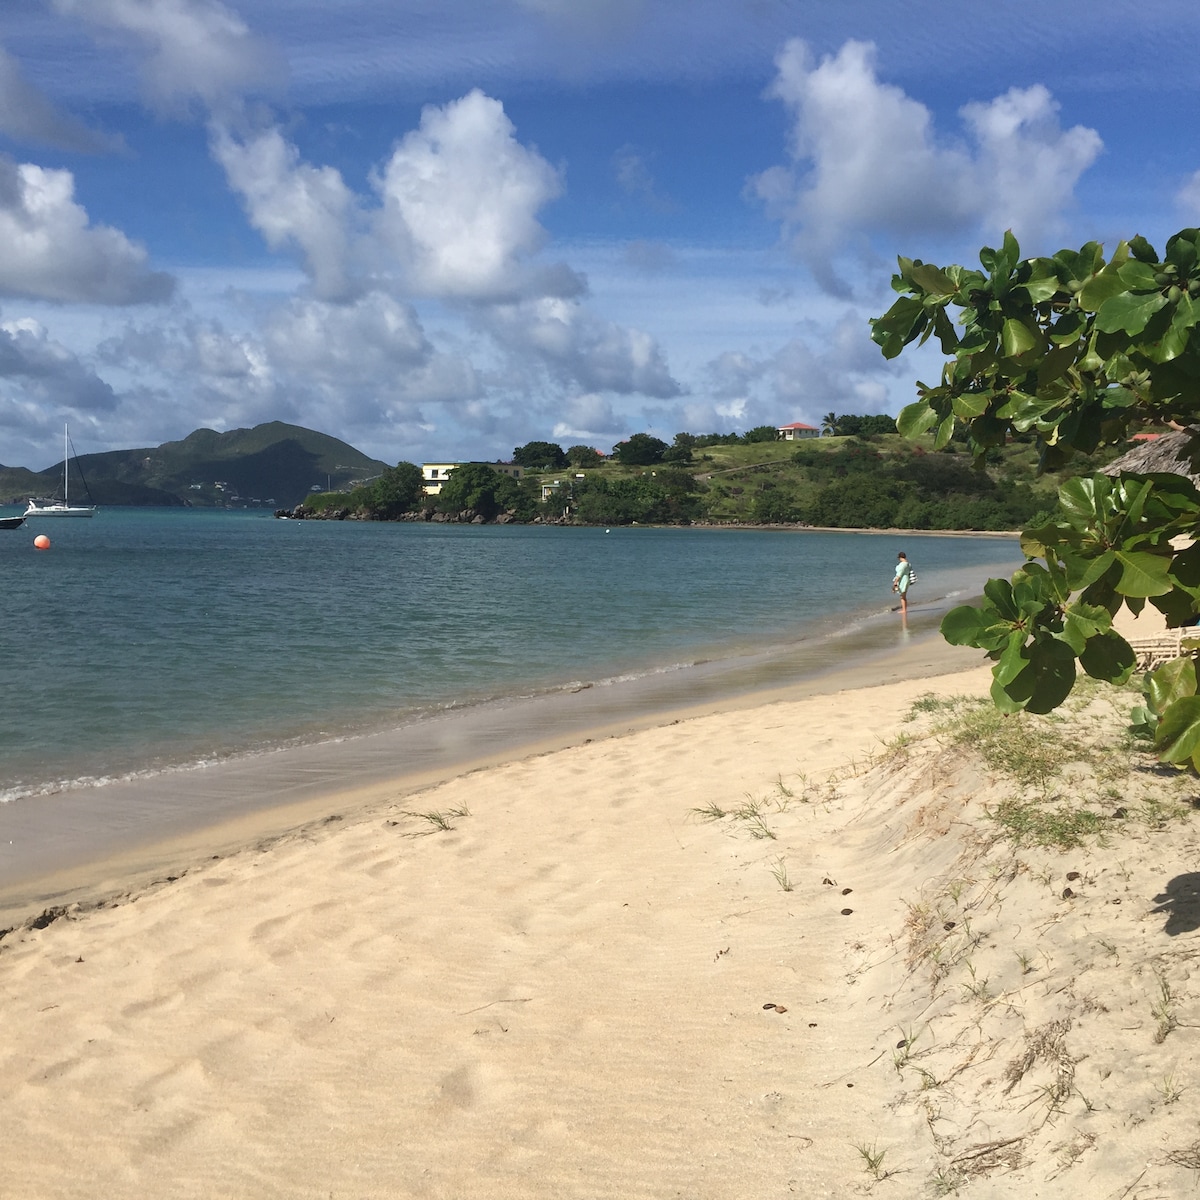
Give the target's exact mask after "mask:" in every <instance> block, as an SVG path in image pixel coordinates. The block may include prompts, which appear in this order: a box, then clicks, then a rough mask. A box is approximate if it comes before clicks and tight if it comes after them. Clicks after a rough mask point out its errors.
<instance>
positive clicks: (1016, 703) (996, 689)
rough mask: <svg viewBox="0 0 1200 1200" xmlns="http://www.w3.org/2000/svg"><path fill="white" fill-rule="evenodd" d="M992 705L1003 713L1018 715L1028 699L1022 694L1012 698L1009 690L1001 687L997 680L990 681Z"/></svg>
mask: <svg viewBox="0 0 1200 1200" xmlns="http://www.w3.org/2000/svg"><path fill="white" fill-rule="evenodd" d="M991 696H992V703H993V704H994V705H995V706H996V707H997V708H998V709H999V710H1000V711H1001V712H1003V713H1010V714H1011V713H1019V712H1020V711H1021V709H1023V708H1024V707H1025V701H1026V699H1028V697H1027V696H1026V695H1024V694H1022V695H1020V696H1019V697H1017V696H1012V695H1010V694H1009V689H1008V688H1005V687H1003V686H1002V685H1001V683H1000V681H999V680H998V679H993V680H992V687H991Z"/></svg>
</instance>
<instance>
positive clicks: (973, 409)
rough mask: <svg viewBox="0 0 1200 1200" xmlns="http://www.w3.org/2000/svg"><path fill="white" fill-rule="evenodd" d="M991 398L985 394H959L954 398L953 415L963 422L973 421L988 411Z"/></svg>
mask: <svg viewBox="0 0 1200 1200" xmlns="http://www.w3.org/2000/svg"><path fill="white" fill-rule="evenodd" d="M991 400H992V397H991V396H990V395H989V394H988V393H987V392H960V393H959V394H958V395H957V396H955V397H954V400H953V401H952V405H953V408H954V415H955V416H956V417H961V418H962V419H963V420H964V421H971V420H974V418H975V417H979V416H982V415H983V414H984V413H985V412H987V410H988V405H989V404H990V403H991Z"/></svg>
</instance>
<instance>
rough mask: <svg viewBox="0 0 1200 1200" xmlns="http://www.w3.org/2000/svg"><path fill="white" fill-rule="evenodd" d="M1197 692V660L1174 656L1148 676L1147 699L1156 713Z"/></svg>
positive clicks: (1164, 710)
mask: <svg viewBox="0 0 1200 1200" xmlns="http://www.w3.org/2000/svg"><path fill="white" fill-rule="evenodd" d="M1195 694H1196V660H1195V659H1193V658H1173V659H1172V660H1171V661H1170V662H1168V663H1163V665H1162V666H1161V667H1157V668H1156V669H1155V670H1153V671H1151V672H1150V674H1149V675H1147V676H1146V699H1147V700H1148V701H1149V702H1150V707H1151V708H1153V709H1154V711H1155V712H1156V713H1162V712H1166V710H1167V709H1168V708H1170V706H1171V705H1172V704H1174V703H1175V702H1176V701H1177V700H1182V699H1183V698H1184V697H1185V696H1194V695H1195Z"/></svg>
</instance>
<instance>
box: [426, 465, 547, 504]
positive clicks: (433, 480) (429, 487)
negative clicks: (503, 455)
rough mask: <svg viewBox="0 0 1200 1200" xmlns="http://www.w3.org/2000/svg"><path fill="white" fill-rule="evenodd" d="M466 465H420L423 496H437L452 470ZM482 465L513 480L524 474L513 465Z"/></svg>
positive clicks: (523, 471) (523, 469) (522, 468)
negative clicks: (423, 489)
mask: <svg viewBox="0 0 1200 1200" xmlns="http://www.w3.org/2000/svg"><path fill="white" fill-rule="evenodd" d="M466 465H467V464H466V463H465V462H437V463H422V464H421V476H422V478H423V479H424V481H425V483H424V488H425V495H427V496H437V495H439V494H440V493H441V490H442V488H443V487H444V486H445V483H446V480H447V479H449V478H450V475H451V473H452V472H453V471H454V469H455V468H456V467H465V466H466ZM483 465H484V466H485V467H491V468H492V470H493V471H496V472H498V473H499V474H501V475H510V476H511V477H512V478H513V479H520V478H521V477H522V476H523V475H524V474H525V468H524V467H518V466H517V465H516V464H515V463H504V462H494V463H484V464H483Z"/></svg>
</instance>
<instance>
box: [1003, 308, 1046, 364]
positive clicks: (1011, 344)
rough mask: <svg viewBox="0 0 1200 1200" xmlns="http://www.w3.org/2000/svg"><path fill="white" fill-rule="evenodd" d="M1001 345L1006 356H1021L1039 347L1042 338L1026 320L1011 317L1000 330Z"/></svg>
mask: <svg viewBox="0 0 1200 1200" xmlns="http://www.w3.org/2000/svg"><path fill="white" fill-rule="evenodd" d="M1000 345H1001V348H1002V350H1003V352H1004V356H1005V357H1006V358H1020V357H1021V356H1022V355H1023V354H1029V353H1030V352H1031V351H1033V350H1036V349H1038V348H1039V347H1040V345H1041V339H1039V338H1038V337H1037V335H1036V334H1035V333H1034V332H1033V331H1032V330H1031V329H1030V328H1029V326H1028V325H1026V324H1025V322H1024V321H1018V320H1017V319H1016V317H1009V318H1008V320H1007V321H1005V322H1004V328H1003V329H1002V330H1001V332H1000Z"/></svg>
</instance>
